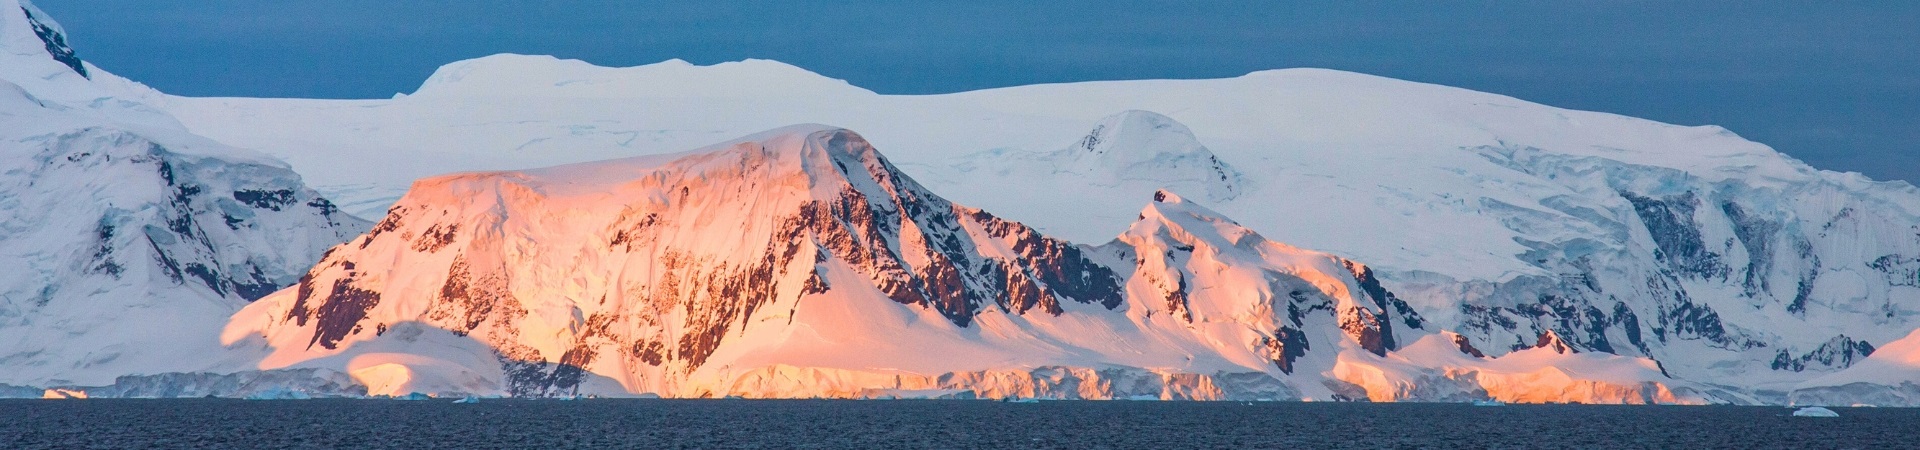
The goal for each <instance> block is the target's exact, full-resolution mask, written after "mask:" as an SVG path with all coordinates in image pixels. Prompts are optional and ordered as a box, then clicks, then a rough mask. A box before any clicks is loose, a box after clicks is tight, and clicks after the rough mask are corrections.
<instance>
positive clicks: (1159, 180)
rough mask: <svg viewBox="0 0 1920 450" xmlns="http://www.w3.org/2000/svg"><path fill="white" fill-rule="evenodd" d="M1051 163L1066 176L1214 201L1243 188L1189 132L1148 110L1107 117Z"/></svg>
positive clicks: (1229, 169) (1236, 174) (1238, 178)
mask: <svg viewBox="0 0 1920 450" xmlns="http://www.w3.org/2000/svg"><path fill="white" fill-rule="evenodd" d="M1052 159H1054V160H1055V161H1056V162H1057V163H1058V164H1060V166H1061V167H1060V168H1061V169H1064V170H1065V171H1068V172H1076V173H1081V174H1087V175H1091V176H1098V177H1113V178H1115V179H1117V180H1143V181H1150V182H1153V183H1156V184H1159V185H1160V187H1178V188H1183V189H1193V188H1198V189H1196V190H1198V191H1201V192H1206V193H1207V198H1208V199H1210V200H1213V201H1225V200H1230V199H1233V198H1234V197H1236V196H1238V195H1239V192H1240V191H1241V190H1242V189H1241V187H1240V184H1241V176H1240V173H1239V172H1238V171H1236V170H1234V169H1233V167H1232V166H1230V165H1228V164H1227V163H1226V162H1225V161H1221V160H1220V158H1219V157H1216V156H1214V154H1213V151H1211V150H1207V146H1205V145H1201V144H1200V140H1199V139H1198V138H1195V137H1194V134H1193V130H1190V129H1188V128H1187V126H1186V125H1183V124H1181V123H1180V122H1178V121H1175V120H1173V118H1171V117H1167V116H1165V115H1161V114H1160V113H1156V112H1152V111H1142V110H1128V111H1123V112H1120V113H1118V114H1114V115H1111V116H1107V117H1106V118H1104V119H1101V120H1100V122H1099V123H1096V124H1094V126H1093V130H1092V131H1089V132H1087V134H1086V136H1085V137H1082V138H1080V140H1079V141H1077V142H1075V143H1074V145H1073V146H1070V147H1068V148H1066V149H1063V150H1060V151H1057V152H1054V154H1053V155H1052Z"/></svg>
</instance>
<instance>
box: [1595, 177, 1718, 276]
mask: <svg viewBox="0 0 1920 450" xmlns="http://www.w3.org/2000/svg"><path fill="white" fill-rule="evenodd" d="M1620 196H1621V197H1625V198H1626V199H1627V201H1628V202H1631V203H1633V211H1634V213H1635V214H1636V215H1638V216H1640V221H1641V223H1642V224H1645V225H1646V227H1647V233H1649V234H1651V235H1652V236H1653V242H1654V244H1655V245H1656V246H1657V247H1659V249H1658V250H1657V251H1655V252H1654V257H1656V258H1658V259H1660V260H1661V261H1664V262H1666V263H1667V266H1668V267H1670V268H1672V269H1673V270H1674V271H1677V272H1679V273H1681V274H1684V275H1686V276H1690V277H1694V278H1699V279H1713V278H1718V279H1723V280H1724V279H1726V277H1727V270H1728V269H1727V266H1726V264H1725V263H1723V262H1722V261H1721V260H1720V254H1719V253H1714V252H1712V251H1709V250H1708V249H1707V244H1706V242H1705V240H1704V239H1702V238H1701V236H1700V226H1699V223H1697V222H1696V221H1695V220H1694V217H1693V214H1694V210H1695V209H1698V207H1699V203H1700V200H1699V198H1697V197H1696V196H1694V194H1693V192H1691V191H1689V192H1687V193H1685V194H1681V195H1676V196H1670V197H1666V198H1664V199H1657V198H1652V197H1642V196H1639V195H1636V194H1634V193H1632V192H1627V191H1620Z"/></svg>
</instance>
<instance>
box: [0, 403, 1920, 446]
mask: <svg viewBox="0 0 1920 450" xmlns="http://www.w3.org/2000/svg"><path fill="white" fill-rule="evenodd" d="M1792 411H1793V410H1792V409H1789V408H1781V407H1738V406H1593V405H1510V406H1498V407H1486V406H1471V405H1460V404H1365V403H1240V402H1131V401H1057V402H1039V403H1002V402H991V401H961V400H895V401H873V400H868V401H840V400H574V401H560V400H481V401H480V402H479V403H475V404H454V403H452V402H451V401H450V400H428V401H398V400H290V401H248V400H225V399H166V400H134V399H129V400H97V399H96V400H0V449H37V448H62V449H67V448H540V449H547V448H1018V449H1026V448H1060V449H1103V448H1112V449H1131V448H1141V449H1153V448H1527V449H1534V448H1545V449H1559V448H1609V449H1611V448H1662V449H1666V448H1739V449H1748V448H1867V449H1892V448H1915V447H1916V446H1920V409H1894V408H1880V409H1876V408H1835V411H1838V412H1839V413H1840V417H1838V418H1809V417H1792V416H1791V413H1792Z"/></svg>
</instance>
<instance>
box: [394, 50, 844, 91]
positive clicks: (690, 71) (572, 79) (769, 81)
mask: <svg viewBox="0 0 1920 450" xmlns="http://www.w3.org/2000/svg"><path fill="white" fill-rule="evenodd" d="M862 94H864V95H872V94H873V92H871V91H867V90H865V89H861V88H858V87H854V86H853V85H851V84H848V83H847V82H846V81H845V80H839V79H834V78H828V77H826V76H823V75H820V74H818V73H814V72H812V71H809V70H806V69H803V68H800V67H798V66H794V65H792V64H787V63H783V62H780V61H774V60H765V59H746V60H742V61H731V62H723V63H718V64H713V65H706V66H702V65H696V64H693V63H689V62H687V61H684V60H680V59H669V60H666V61H661V62H658V63H653V64H647V65H640V66H632V67H605V66H599V65H595V64H593V63H589V62H586V61H581V60H578V59H561V58H558V57H554V56H550V55H520V54H511V53H501V54H495V55H490V56H483V57H479V58H474V59H468V60H463V61H456V62H453V63H449V64H446V65H443V66H440V68H439V69H438V70H435V71H434V73H433V75H432V76H430V77H428V78H427V80H426V81H425V82H423V83H421V85H420V88H419V89H417V90H415V91H414V93H413V95H416V96H420V95H427V96H451V97H500V96H527V97H540V96H552V97H599V98H742V97H796V96H800V97H805V96H822V95H862Z"/></svg>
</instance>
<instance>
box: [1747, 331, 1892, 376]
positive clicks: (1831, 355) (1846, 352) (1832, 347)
mask: <svg viewBox="0 0 1920 450" xmlns="http://www.w3.org/2000/svg"><path fill="white" fill-rule="evenodd" d="M1873 350H1874V348H1873V345H1872V344H1868V343H1867V341H1858V340H1854V339H1853V338H1850V337H1847V335H1844V334H1843V335H1839V336H1834V337H1833V339H1830V340H1828V341H1827V342H1826V343H1823V344H1820V347H1819V348H1815V349H1813V351H1809V352H1807V353H1805V354H1802V355H1800V356H1797V357H1796V356H1793V354H1792V353H1790V352H1788V351H1787V349H1780V353H1778V354H1777V355H1776V356H1774V358H1773V365H1772V367H1773V370H1791V371H1794V372H1800V371H1804V370H1807V367H1808V366H1810V365H1811V366H1817V367H1828V368H1836V369H1844V368H1847V367H1852V366H1853V363H1855V362H1858V361H1860V360H1863V359H1866V358H1867V356H1869V355H1872V354H1873Z"/></svg>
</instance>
